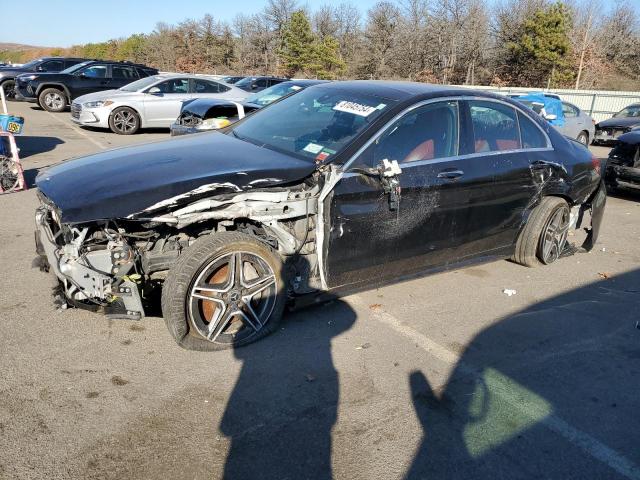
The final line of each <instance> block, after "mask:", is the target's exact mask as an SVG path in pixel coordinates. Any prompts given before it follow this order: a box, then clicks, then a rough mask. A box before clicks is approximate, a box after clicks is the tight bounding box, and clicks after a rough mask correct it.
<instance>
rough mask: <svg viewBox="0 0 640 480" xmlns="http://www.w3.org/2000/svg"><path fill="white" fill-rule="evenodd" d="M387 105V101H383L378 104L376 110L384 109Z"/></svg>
mask: <svg viewBox="0 0 640 480" xmlns="http://www.w3.org/2000/svg"><path fill="white" fill-rule="evenodd" d="M386 106H387V104H386V103H381V104H380V105H378V106H377V107H376V110H382V109H384V107H386Z"/></svg>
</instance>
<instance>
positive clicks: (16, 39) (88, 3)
mask: <svg viewBox="0 0 640 480" xmlns="http://www.w3.org/2000/svg"><path fill="white" fill-rule="evenodd" d="M3 1H10V0H3ZM637 1H638V2H640V0H637ZM299 3H300V4H301V5H307V6H308V7H309V8H310V9H312V10H313V9H314V8H315V6H319V5H321V4H334V5H337V4H340V3H342V0H302V1H300V2H299ZM351 3H352V4H354V5H357V6H358V7H359V8H360V9H361V11H362V12H363V13H364V12H365V11H366V10H367V9H368V8H370V7H371V6H373V5H374V4H375V3H376V0H351ZM265 4H266V0H236V1H232V0H30V1H29V2H28V5H29V6H28V7H27V10H25V11H22V13H20V14H18V13H16V12H14V13H16V14H15V15H11V19H10V20H9V21H6V20H5V21H3V22H2V29H0V42H8V43H24V44H27V45H37V46H43V47H69V46H71V45H76V44H82V43H89V42H103V41H106V40H109V39H111V38H119V37H126V36H129V35H131V34H133V33H148V32H151V31H152V30H153V29H154V27H155V25H156V23H158V22H166V23H170V24H171V23H178V22H180V21H182V20H185V19H187V18H202V16H204V15H205V14H206V13H209V14H211V15H212V16H213V17H214V18H216V19H220V20H231V19H233V17H234V16H235V15H236V14H237V13H246V14H251V13H257V12H259V11H260V10H261V9H262V8H263V7H264V5H265ZM5 10H6V9H5ZM3 20H4V19H3Z"/></svg>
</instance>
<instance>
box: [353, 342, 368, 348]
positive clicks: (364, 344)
mask: <svg viewBox="0 0 640 480" xmlns="http://www.w3.org/2000/svg"><path fill="white" fill-rule="evenodd" d="M370 346H371V344H370V343H368V342H367V343H363V344H362V345H360V346H359V347H356V350H366V349H367V348H369V347H370Z"/></svg>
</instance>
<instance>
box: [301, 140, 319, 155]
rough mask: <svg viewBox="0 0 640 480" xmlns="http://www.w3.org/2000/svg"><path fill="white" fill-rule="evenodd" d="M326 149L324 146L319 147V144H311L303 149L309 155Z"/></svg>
mask: <svg viewBox="0 0 640 480" xmlns="http://www.w3.org/2000/svg"><path fill="white" fill-rule="evenodd" d="M323 148H324V147H323V146H322V145H318V144H317V143H313V142H311V143H310V144H309V145H307V146H306V147H304V148H303V150H304V151H305V152H309V153H320V152H321V151H322V149H323Z"/></svg>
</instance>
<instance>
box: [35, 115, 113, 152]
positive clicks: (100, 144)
mask: <svg viewBox="0 0 640 480" xmlns="http://www.w3.org/2000/svg"><path fill="white" fill-rule="evenodd" d="M45 112H46V113H48V114H49V116H51V118H53V119H55V120H56V121H57V122H59V123H62V124H63V125H65V126H66V127H69V128H71V129H72V130H75V131H76V132H77V133H79V134H80V135H82V136H83V137H85V138H86V139H87V140H89V141H90V142H91V143H93V144H94V145H95V146H96V147H98V148H99V149H100V150H106V149H107V148H109V147H107V146H106V145H103V144H102V143H100V142H99V141H97V140H96V139H95V138H92V137H91V136H90V135H89V134H88V133H87V132H84V131H82V129H80V128H79V127H76V126H75V125H74V124H72V123H69V122H65V121H64V120H62V119H60V118H58V116H57V115H56V114H55V113H51V112H47V111H46V110H45Z"/></svg>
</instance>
